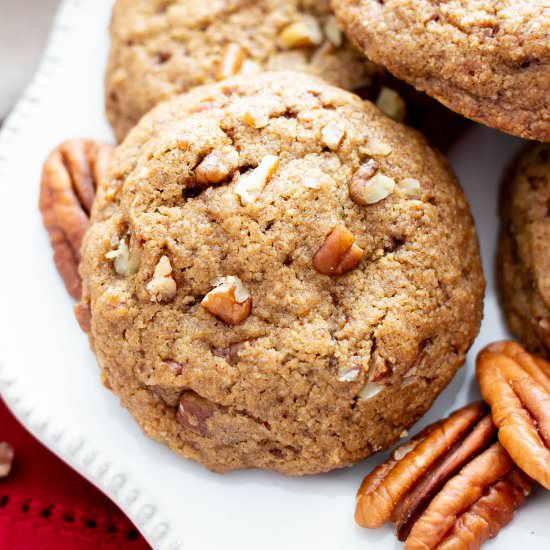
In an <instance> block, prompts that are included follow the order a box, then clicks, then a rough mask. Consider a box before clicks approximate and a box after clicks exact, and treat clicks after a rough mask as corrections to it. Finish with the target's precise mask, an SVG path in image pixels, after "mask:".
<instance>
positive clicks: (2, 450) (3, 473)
mask: <svg viewBox="0 0 550 550" xmlns="http://www.w3.org/2000/svg"><path fill="white" fill-rule="evenodd" d="M13 456H14V452H13V447H12V446H11V445H10V444H9V443H6V442H5V441H1V442H0V479H2V478H3V477H7V476H8V475H9V474H10V471H11V466H12V464H13Z"/></svg>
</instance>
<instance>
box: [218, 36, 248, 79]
mask: <svg viewBox="0 0 550 550" xmlns="http://www.w3.org/2000/svg"><path fill="white" fill-rule="evenodd" d="M244 58H245V54H244V51H243V49H242V48H241V47H240V46H239V45H238V44H235V43H233V42H231V43H229V44H227V45H226V46H225V48H224V49H223V52H222V57H221V59H220V63H219V65H218V68H217V70H216V79H217V80H225V79H226V78H229V77H231V76H235V75H236V74H237V73H238V72H239V71H240V70H241V67H242V66H243V61H244Z"/></svg>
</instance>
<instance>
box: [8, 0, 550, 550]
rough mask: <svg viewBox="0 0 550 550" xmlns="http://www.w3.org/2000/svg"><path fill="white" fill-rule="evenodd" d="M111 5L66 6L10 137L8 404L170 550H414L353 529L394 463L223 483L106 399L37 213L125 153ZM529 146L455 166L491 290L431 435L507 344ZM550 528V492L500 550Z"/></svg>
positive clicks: (486, 145)
mask: <svg viewBox="0 0 550 550" xmlns="http://www.w3.org/2000/svg"><path fill="white" fill-rule="evenodd" d="M111 3H112V0H66V1H65V2H64V4H63V6H62V8H61V11H60V13H59V15H58V17H57V20H56V23H55V28H54V31H53V33H52V36H51V40H50V45H49V48H48V50H47V52H46V55H45V57H44V61H43V63H42V65H41V68H40V70H39V72H38V74H37V76H36V78H35V80H34V82H33V84H32V85H31V86H30V88H29V89H28V90H27V92H26V94H25V96H24V98H23V99H22V100H21V101H20V103H19V105H18V106H17V108H16V109H15V111H14V112H13V114H12V116H11V117H10V118H9V120H8V121H7V123H6V125H5V127H4V129H3V130H2V133H1V134H0V228H1V230H2V241H1V242H2V247H1V252H2V255H1V258H2V260H1V265H0V289H1V290H0V293H1V302H0V303H1V306H0V307H1V310H0V311H1V314H0V335H1V336H0V388H1V391H2V396H3V397H4V398H5V400H6V402H7V403H8V405H9V407H10V408H11V409H12V410H13V412H14V413H15V414H16V416H17V417H18V418H19V420H21V422H22V423H23V424H24V425H25V426H26V427H27V428H28V429H29V430H30V431H31V432H32V433H33V434H34V435H35V436H36V437H38V438H39V439H40V440H41V441H42V442H43V443H45V444H46V445H47V446H48V447H49V448H50V449H51V450H52V451H53V452H55V453H56V454H57V455H59V456H60V457H61V458H62V459H63V460H65V461H66V462H68V463H69V464H70V465H71V466H73V467H74V468H75V469H76V470H78V471H79V472H80V473H81V474H83V475H84V476H85V477H87V478H88V479H89V480H90V481H91V482H92V483H94V484H95V485H97V486H98V487H99V488H100V489H102V490H103V491H104V492H105V493H107V494H108V495H109V496H110V497H111V498H113V499H114V500H115V501H116V502H117V503H118V504H119V505H120V506H121V508H122V509H123V510H124V511H125V512H126V513H127V514H128V515H129V516H130V518H131V519H132V520H133V521H134V522H135V523H136V525H137V527H138V528H139V529H140V530H141V532H142V533H143V534H144V535H145V536H146V537H147V539H148V540H149V542H150V543H151V544H152V546H153V547H154V548H156V549H161V550H164V549H171V550H174V549H176V548H187V549H194V550H195V549H196V550H204V549H208V550H210V549H220V548H224V549H227V550H230V549H239V550H248V549H250V550H258V549H262V550H264V549H265V550H269V549H277V550H280V549H281V548H287V549H291V550H292V549H302V548H307V547H309V546H314V547H315V548H316V550H325V549H327V550H329V549H330V550H335V549H341V548H345V549H346V550H353V549H364V548H371V549H374V548H400V547H401V545H400V543H398V542H396V540H395V538H394V536H393V534H392V530H391V529H390V528H389V527H388V528H384V529H380V530H377V531H367V530H362V529H359V528H358V527H356V526H355V524H354V521H353V510H354V499H355V492H356V490H357V487H358V485H359V483H360V481H361V479H362V477H363V475H364V474H365V473H366V472H367V471H368V470H369V469H370V468H371V467H372V466H373V465H374V464H376V463H378V462H379V461H380V460H381V459H382V458H384V456H377V457H375V458H373V459H370V460H368V461H365V462H363V463H361V464H358V465H356V466H355V467H353V468H349V469H346V470H343V471H336V472H333V473H330V474H326V475H320V476H314V477H307V478H303V479H288V478H284V477H282V476H279V475H276V474H272V473H267V472H261V471H241V472H234V473H231V474H226V475H224V476H220V475H217V474H213V473H210V472H208V471H207V470H205V469H204V468H202V467H201V466H199V465H197V464H194V463H192V462H187V461H185V460H182V459H180V458H178V457H177V456H176V455H174V454H172V453H171V452H169V451H168V450H167V449H165V448H164V447H163V446H161V445H159V444H157V443H154V442H152V441H150V440H148V439H147V438H145V437H144V436H143V435H142V434H141V431H140V430H139V428H138V427H137V425H136V424H135V423H134V421H133V420H132V419H131V417H130V416H129V414H128V413H126V412H125V411H124V410H123V409H122V408H121V407H120V406H119V404H118V400H117V398H116V397H115V396H113V395H112V394H111V393H109V392H108V391H107V390H105V389H103V388H102V387H101V385H100V383H99V376H98V369H97V367H96V364H95V361H94V358H93V356H92V354H91V353H90V351H89V349H88V343H87V341H86V338H85V336H84V335H83V334H82V332H81V331H80V329H79V328H78V326H77V324H76V321H75V320H74V317H73V314H72V307H71V306H72V303H71V300H70V299H69V298H68V296H67V293H66V292H65V289H64V287H63V284H62V282H61V280H60V278H59V276H58V274H57V272H56V270H55V268H54V265H53V262H52V253H51V250H50V245H49V243H48V239H47V236H46V233H45V231H44V230H43V228H42V223H41V219H40V216H39V213H38V210H37V202H38V188H39V177H40V169H41V163H42V161H43V160H44V158H45V156H46V154H47V153H48V152H49V150H50V149H52V148H53V147H54V146H55V145H56V144H58V142H60V141H62V140H64V139H66V138H69V137H75V136H94V137H97V138H102V139H107V140H112V135H111V132H110V129H109V127H108V126H107V123H106V121H105V117H104V114H103V72H104V67H105V60H106V58H107V50H108V36H107V30H106V29H107V25H108V21H109V13H110V8H111ZM519 144H520V142H519V140H516V139H513V138H509V137H506V136H504V135H502V134H499V133H497V132H494V131H491V130H488V129H486V128H481V127H475V128H473V129H472V131H470V133H469V134H468V135H467V136H466V137H465V138H464V139H463V140H462V142H461V143H460V144H459V145H458V146H457V147H456V148H455V149H454V151H453V153H452V155H451V157H452V161H453V164H454V166H455V168H456V170H457V171H458V173H459V175H460V177H461V180H462V182H463V183H464V185H465V187H466V191H467V194H468V196H469V198H470V199H471V201H472V205H473V210H474V214H475V217H476V220H477V224H478V229H479V232H480V235H481V246H482V251H483V256H484V263H485V270H486V275H487V278H488V282H489V287H488V290H487V298H486V305H485V320H484V322H483V326H482V330H481V334H480V336H479V338H478V339H477V341H476V343H475V345H474V348H473V349H472V351H471V353H470V355H469V358H468V363H467V366H466V367H464V368H463V369H462V370H461V371H460V372H459V373H458V375H457V376H456V378H455V379H454V381H453V382H452V383H451V385H450V386H449V387H448V388H447V389H446V390H445V392H444V393H443V394H442V395H441V396H440V398H439V399H438V400H437V402H436V404H435V405H434V407H433V408H432V409H431V411H430V413H429V414H428V415H427V416H426V417H425V418H424V420H423V421H422V423H421V424H422V425H424V424H426V423H428V422H430V421H433V420H434V419H437V418H440V417H441V416H442V415H444V414H446V413H448V412H449V411H450V410H452V409H454V408H456V407H458V406H460V405H462V404H464V403H466V402H468V401H471V400H472V399H475V398H477V397H478V390H477V387H476V383H475V381H474V370H473V367H474V356H475V353H476V352H477V351H478V350H479V349H480V348H481V347H482V346H483V345H485V344H487V343H488V342H490V341H492V340H496V339H500V338H502V337H504V336H505V335H506V332H505V328H504V325H503V322H502V317H501V314H500V312H499V310H498V307H497V303H496V298H495V289H494V281H493V274H494V273H493V272H494V270H493V254H494V245H495V240H496V232H497V217H496V205H495V201H496V193H497V184H498V179H499V176H500V173H501V170H502V168H503V166H504V165H505V163H506V162H507V160H508V159H509V158H510V156H511V155H512V154H513V152H514V151H515V150H516V149H517V147H518V146H519ZM419 428H420V425H418V426H416V427H415V428H414V430H413V432H416V431H418V429H419ZM44 475H47V472H44ZM548 518H550V494H549V493H545V492H543V491H542V490H539V491H537V492H536V494H535V495H534V496H533V497H532V498H530V499H529V502H528V504H527V505H526V506H525V507H524V508H523V509H522V510H521V511H520V512H519V513H518V514H517V518H516V519H515V520H514V522H513V523H512V525H510V526H509V527H507V528H506V529H505V530H504V532H503V533H502V534H501V535H500V536H499V537H498V538H497V539H496V540H495V541H494V542H492V543H490V544H488V545H487V548H489V549H491V548H502V549H509V550H517V549H518V548H519V547H520V546H519V545H520V544H522V545H526V544H528V545H529V550H539V549H540V550H542V549H546V550H547V549H548V548H549V540H550V521H548Z"/></svg>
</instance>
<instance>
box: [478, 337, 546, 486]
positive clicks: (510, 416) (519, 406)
mask: <svg viewBox="0 0 550 550" xmlns="http://www.w3.org/2000/svg"><path fill="white" fill-rule="evenodd" d="M477 378H478V381H479V386H480V388H481V394H482V395H483V398H484V399H485V401H487V403H489V405H490V406H491V413H492V416H493V421H494V423H495V424H496V426H497V427H498V439H499V441H500V442H501V444H502V446H503V447H504V448H505V449H506V450H507V451H508V454H509V455H510V456H511V457H512V459H513V460H514V462H515V463H516V464H517V465H518V466H519V467H520V468H521V469H522V470H523V471H524V472H525V473H526V474H528V475H529V476H530V477H532V478H533V479H535V480H536V481H538V482H539V483H540V484H541V485H543V486H544V487H546V489H550V363H548V362H546V361H544V360H543V359H540V358H538V357H535V356H534V355H531V354H530V353H528V352H527V351H526V350H525V349H524V348H522V347H521V346H520V345H519V344H516V343H515V342H498V343H495V344H491V345H489V346H487V347H486V348H485V349H484V350H482V351H481V353H480V354H479V356H478V359H477Z"/></svg>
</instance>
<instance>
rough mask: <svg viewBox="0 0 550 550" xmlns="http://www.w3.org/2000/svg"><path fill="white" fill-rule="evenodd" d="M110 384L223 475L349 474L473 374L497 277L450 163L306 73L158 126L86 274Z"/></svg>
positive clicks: (98, 230)
mask: <svg viewBox="0 0 550 550" xmlns="http://www.w3.org/2000/svg"><path fill="white" fill-rule="evenodd" d="M81 266H82V267H81V274H82V277H83V286H84V300H85V301H86V302H88V301H90V303H91V341H92V345H93V348H94V351H95V352H96V354H97V356H98V359H99V363H100V365H101V366H102V376H103V379H104V381H105V383H106V384H107V385H108V386H109V387H111V388H112V389H113V391H115V393H117V394H118V395H119V396H120V398H121V401H122V403H123V405H124V406H125V407H127V408H128V409H129V410H130V412H131V413H132V414H133V415H134V416H135V418H136V419H137V421H138V422H139V423H140V424H141V426H142V427H143V429H144V431H145V433H146V434H147V435H149V436H151V437H153V438H155V439H157V440H159V441H162V442H163V443H165V444H167V445H169V446H170V447H171V448H172V449H174V450H175V451H176V452H178V453H180V454H181V455H183V456H185V457H187V458H192V459H194V460H197V461H199V462H201V463H203V464H205V465H206V466H208V467H209V468H212V469H214V470H218V471H226V470H230V469H234V468H242V467H261V468H269V469H274V470H277V471H280V472H283V473H286V474H306V473H315V472H320V471H327V470H330V469H332V468H336V467H340V466H344V465H347V464H351V463H353V462H355V461H357V460H359V459H361V458H363V457H365V456H368V455H369V454H371V453H373V452H375V451H377V450H380V449H383V448H387V447H388V446H389V445H390V444H391V443H392V442H394V441H395V440H396V439H397V438H398V437H399V436H400V434H402V432H403V430H404V429H406V428H408V427H409V426H410V425H411V424H412V423H413V422H414V421H416V420H417V419H418V418H419V417H420V416H421V415H422V414H423V413H424V412H425V411H426V410H427V408H428V407H429V406H430V404H431V402H432V400H433V399H434V398H435V397H436V395H437V394H438V393H439V392H440V391H441V390H442V389H443V387H445V385H446V384H447V383H448V382H449V380H450V379H451V377H452V376H453V374H454V373H455V371H456V369H457V368H458V367H459V366H460V365H461V364H462V363H463V361H464V355H465V352H466V351H467V349H468V348H469V346H470V344H471V343H472V341H473V339H474V337H475V335H476V334H477V331H478V328H479V323H480V319H481V306H482V295H483V288H484V282H483V275H482V272H481V265H480V258H479V250H478V244H477V238H476V235H475V231H474V227H473V224H472V220H471V216H470V213H469V209H468V206H467V203H466V201H465V198H464V196H463V194H462V191H461V190H460V188H459V186H458V185H457V183H456V180H455V178H454V176H453V174H452V172H451V171H450V169H449V167H448V165H447V164H446V162H445V161H444V160H443V158H442V157H441V156H440V155H439V154H438V153H436V152H434V151H433V150H432V149H430V148H429V147H428V146H427V144H426V142H425V140H424V139H423V138H422V137H421V136H420V135H419V134H418V133H416V132H414V131H413V130H410V129H407V128H406V127H404V126H402V125H399V124H397V123H394V122H392V121H391V120H389V119H388V118H386V117H384V116H382V115H381V114H380V112H379V111H378V110H377V109H376V108H374V106H372V105H371V104H370V103H366V102H362V101H361V100H360V99H359V98H357V97H356V96H354V95H352V94H349V93H347V92H344V91H342V90H340V89H337V88H333V87H331V86H329V85H327V84H325V83H323V82H322V81H321V80H318V79H316V78H313V77H310V76H307V75H305V74H299V73H290V72H289V73H285V72H280V73H271V74H270V73H265V74H263V75H261V76H259V77H258V78H256V79H253V80H248V79H241V78H236V79H231V80H227V81H225V82H223V83H220V84H216V85H209V86H204V87H201V88H197V89H195V90H193V91H192V92H190V93H189V94H186V95H184V96H181V97H179V98H176V99H175V100H173V101H171V102H167V103H164V104H162V105H160V106H159V107H157V108H156V109H154V110H153V111H152V112H151V113H149V114H148V115H147V116H146V117H144V119H143V120H142V121H141V122H140V123H139V125H138V126H137V127H136V128H135V129H134V130H132V132H131V133H130V134H129V136H128V137H127V139H126V140H125V141H124V143H123V144H122V145H121V146H119V148H118V149H117V150H116V152H115V155H114V160H113V162H112V163H111V173H110V178H109V181H108V182H107V183H106V184H105V185H102V186H101V187H100V189H99V190H98V195H97V199H96V202H95V204H94V210H93V214H92V227H91V230H90V231H89V233H88V236H87V239H86V242H85V245H84V249H83V262H82V264H81Z"/></svg>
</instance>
